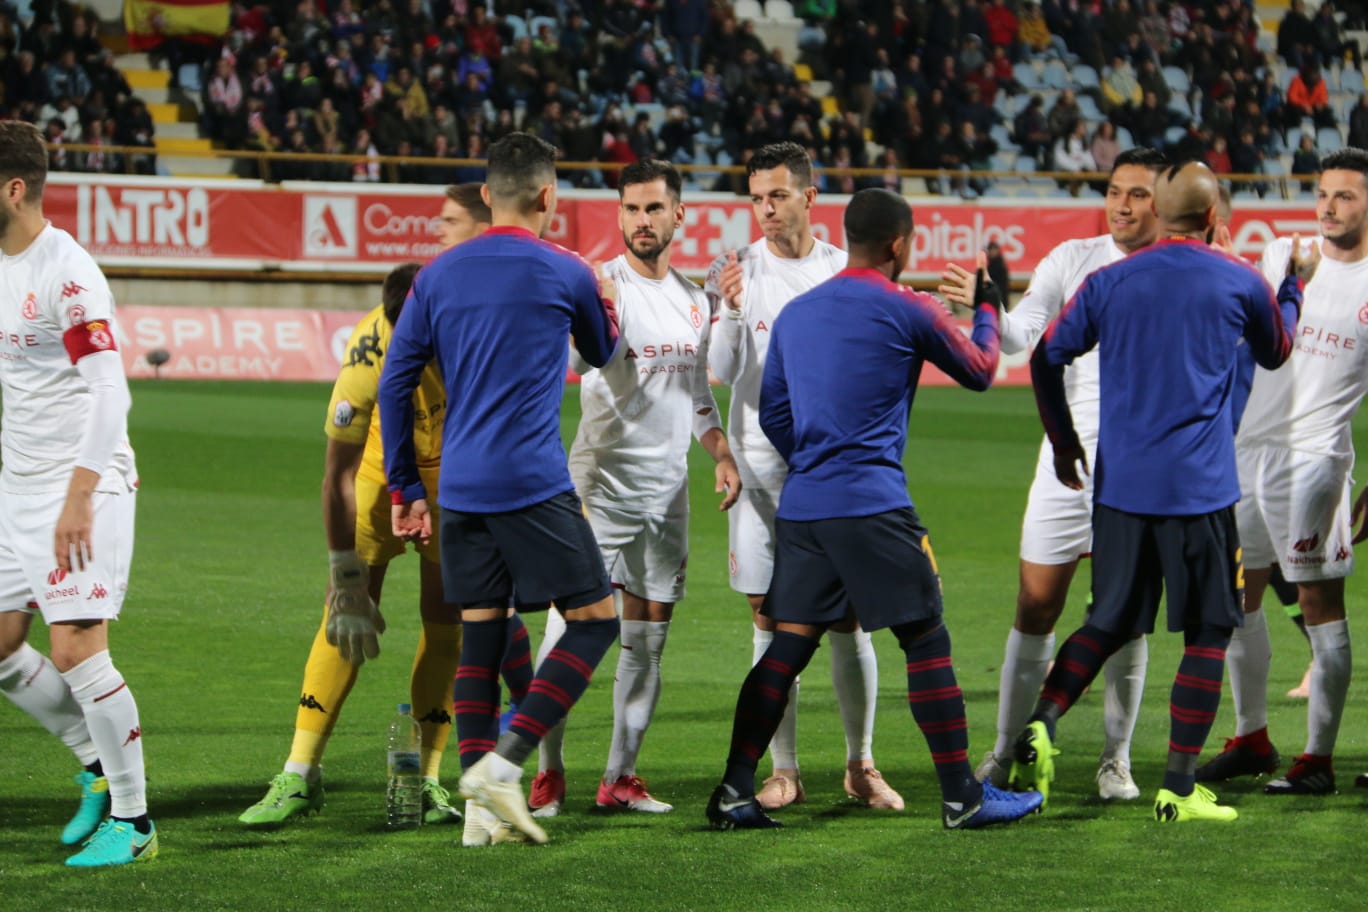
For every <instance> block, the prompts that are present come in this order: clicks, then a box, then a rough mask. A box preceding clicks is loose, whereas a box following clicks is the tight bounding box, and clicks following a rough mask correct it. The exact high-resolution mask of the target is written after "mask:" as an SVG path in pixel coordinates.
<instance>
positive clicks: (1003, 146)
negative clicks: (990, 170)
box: [988, 124, 1021, 154]
mask: <svg viewBox="0 0 1368 912" xmlns="http://www.w3.org/2000/svg"><path fill="white" fill-rule="evenodd" d="M988 136H989V137H990V138H991V139H992V140H993V142H995V143H997V146H998V151H999V152H1011V153H1013V154H1015V153H1017V152H1020V151H1021V147H1020V146H1018V145H1017V144H1016V143H1014V142H1012V134H1011V133H1009V132H1007V127H1006V125H1004V124H993V126H992V129H990V130H989V131H988Z"/></svg>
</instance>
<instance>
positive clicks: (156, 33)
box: [124, 0, 229, 51]
mask: <svg viewBox="0 0 1368 912" xmlns="http://www.w3.org/2000/svg"><path fill="white" fill-rule="evenodd" d="M228 7H229V4H228V0H124V28H125V29H126V30H127V32H128V47H129V48H130V49H131V50H136V51H143V50H147V49H148V48H154V47H156V46H157V45H159V44H161V43H162V42H163V41H165V40H166V39H167V38H191V39H194V38H197V37H198V38H221V37H223V36H224V35H226V34H227V33H228V13H229V8H228Z"/></svg>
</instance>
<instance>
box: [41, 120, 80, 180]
mask: <svg viewBox="0 0 1368 912" xmlns="http://www.w3.org/2000/svg"><path fill="white" fill-rule="evenodd" d="M65 131H66V125H65V124H63V123H62V120H61V118H59V117H54V118H52V119H51V120H49V121H48V122H47V125H46V126H45V127H44V129H43V142H45V143H47V144H48V146H49V147H50V148H49V149H48V170H49V171H75V170H76V162H77V157H76V155H75V153H72V154H70V155H68V154H67V151H66V149H64V148H62V147H63V145H64V144H65V143H66V136H65Z"/></svg>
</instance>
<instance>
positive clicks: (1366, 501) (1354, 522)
mask: <svg viewBox="0 0 1368 912" xmlns="http://www.w3.org/2000/svg"><path fill="white" fill-rule="evenodd" d="M1349 524H1350V526H1351V527H1356V530H1357V531H1355V532H1354V540H1353V542H1352V544H1355V545H1357V544H1358V543H1359V542H1361V541H1363V540H1364V539H1365V538H1368V487H1365V488H1364V489H1363V490H1362V491H1360V492H1359V496H1358V499H1357V500H1355V501H1354V512H1353V514H1352V516H1351V518H1350V520H1349Z"/></svg>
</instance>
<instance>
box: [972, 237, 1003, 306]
mask: <svg viewBox="0 0 1368 912" xmlns="http://www.w3.org/2000/svg"><path fill="white" fill-rule="evenodd" d="M974 267H975V269H974V306H975V307H978V306H980V305H982V304H987V305H989V306H991V307H992V308H993V309H994V310H996V311H997V312H998V313H1002V289H1000V288H998V287H997V284H996V283H995V282H993V280H992V279H990V278H988V254H986V253H984V252H983V251H982V250H980V251H979V254H978V258H977V259H976V260H975V262H974Z"/></svg>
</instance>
